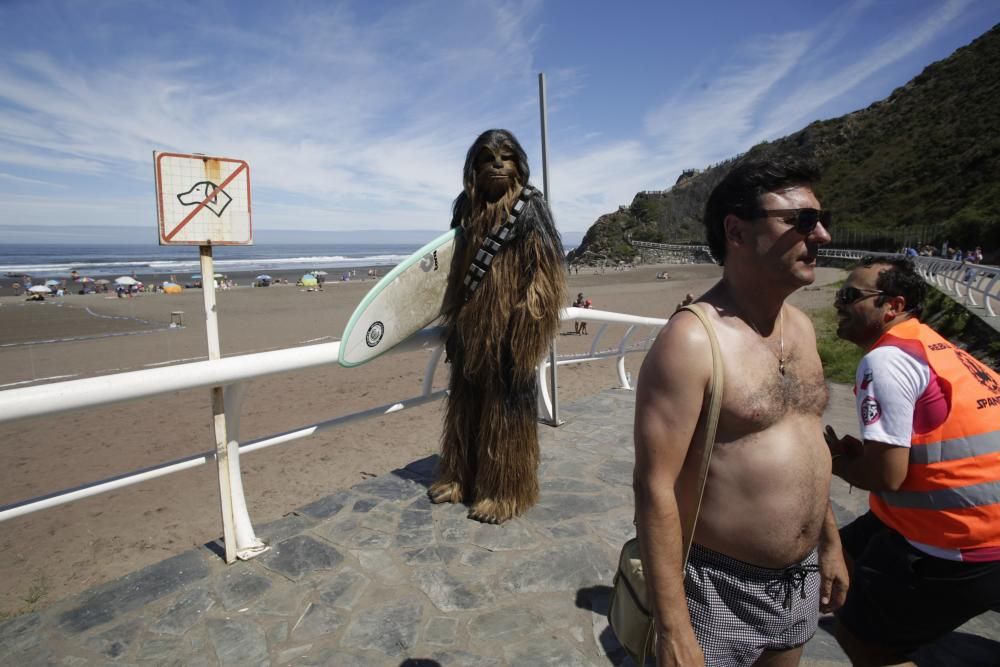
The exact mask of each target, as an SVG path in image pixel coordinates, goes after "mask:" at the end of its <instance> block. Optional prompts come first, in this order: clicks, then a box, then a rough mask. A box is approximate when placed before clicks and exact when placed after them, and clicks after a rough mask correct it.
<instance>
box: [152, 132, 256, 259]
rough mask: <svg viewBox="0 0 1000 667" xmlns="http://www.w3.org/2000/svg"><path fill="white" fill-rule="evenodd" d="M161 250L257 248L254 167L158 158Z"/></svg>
mask: <svg viewBox="0 0 1000 667" xmlns="http://www.w3.org/2000/svg"><path fill="white" fill-rule="evenodd" d="M153 167H154V171H155V172H156V211H157V218H158V221H159V232H160V233H159V237H160V245H252V244H253V230H252V228H251V224H250V165H248V164H247V163H246V162H245V161H244V160H236V159H233V158H227V157H209V156H207V155H198V154H193V155H189V154H183V153H163V152H160V151H154V152H153Z"/></svg>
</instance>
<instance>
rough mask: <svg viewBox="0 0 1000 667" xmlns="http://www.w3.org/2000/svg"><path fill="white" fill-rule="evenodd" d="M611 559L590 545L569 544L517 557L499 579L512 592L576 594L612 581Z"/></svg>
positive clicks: (504, 587) (502, 585)
mask: <svg viewBox="0 0 1000 667" xmlns="http://www.w3.org/2000/svg"><path fill="white" fill-rule="evenodd" d="M613 572H614V570H613V568H612V564H611V562H610V559H609V558H607V557H605V555H604V554H603V553H602V552H601V551H600V550H598V549H594V548H593V546H591V545H589V544H576V543H574V544H567V545H563V546H557V547H552V548H550V549H545V550H542V551H538V552H534V553H531V554H528V555H526V556H522V557H518V558H517V559H515V561H514V563H513V564H512V565H511V566H510V567H509V568H508V569H507V571H506V572H505V573H503V574H501V576H500V586H501V587H502V588H503V589H504V590H506V591H510V592H512V593H524V592H530V593H544V592H554V591H576V590H577V589H579V588H585V587H587V586H593V585H594V584H599V583H605V582H610V581H611V578H612V574H613Z"/></svg>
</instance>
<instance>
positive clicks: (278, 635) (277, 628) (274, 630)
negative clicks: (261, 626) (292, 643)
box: [266, 621, 288, 646]
mask: <svg viewBox="0 0 1000 667" xmlns="http://www.w3.org/2000/svg"><path fill="white" fill-rule="evenodd" d="M266 635H267V645H268V646H275V645H277V644H284V643H285V642H286V641H288V623H286V622H285V621H281V622H280V623H275V624H274V625H272V626H271V627H269V628H268V629H267V633H266Z"/></svg>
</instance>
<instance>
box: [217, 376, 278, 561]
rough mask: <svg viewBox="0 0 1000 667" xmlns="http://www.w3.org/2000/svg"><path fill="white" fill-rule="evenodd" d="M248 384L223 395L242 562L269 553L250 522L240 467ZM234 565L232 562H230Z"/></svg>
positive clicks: (234, 386)
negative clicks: (241, 425) (241, 424)
mask: <svg viewBox="0 0 1000 667" xmlns="http://www.w3.org/2000/svg"><path fill="white" fill-rule="evenodd" d="M246 388H247V383H245V382H237V383H236V384H231V385H227V386H226V389H225V391H224V392H223V401H224V402H225V406H226V434H227V435H228V439H229V441H228V443H227V444H226V452H227V456H226V459H227V461H228V465H229V484H230V493H231V498H232V501H231V504H232V508H233V529H234V532H235V537H236V546H235V551H236V557H237V558H239V559H240V560H250V559H251V558H253V557H254V556H259V555H260V554H262V553H264V552H265V551H267V550H268V546H267V544H265V543H264V542H263V541H262V540H260V539H257V536H256V535H255V534H254V530H253V524H252V523H251V522H250V512H249V511H248V510H247V503H246V495H245V494H244V493H243V473H242V471H241V468H240V443H239V434H240V415H241V414H242V413H243V397H244V396H246ZM229 562H231V561H229Z"/></svg>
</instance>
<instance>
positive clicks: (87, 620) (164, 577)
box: [58, 551, 210, 633]
mask: <svg viewBox="0 0 1000 667" xmlns="http://www.w3.org/2000/svg"><path fill="white" fill-rule="evenodd" d="M209 571H210V570H209V566H208V563H207V562H206V561H205V560H204V558H202V555H201V553H200V552H199V551H188V552H186V553H183V554H180V555H179V556H174V557H172V558H168V559H166V560H164V561H161V562H159V563H156V564H155V565H150V566H149V567H145V568H143V569H141V570H139V571H138V572H133V573H132V574H129V575H126V576H124V577H122V578H121V579H118V580H117V581H113V582H111V583H109V584H105V585H104V586H100V587H98V588H97V589H96V590H95V591H93V592H91V593H88V594H87V595H85V596H84V597H83V598H81V599H80V603H79V605H77V606H76V607H74V608H72V609H70V610H69V611H66V612H64V613H62V614H60V616H59V621H58V623H59V626H60V627H61V628H62V629H63V630H65V631H67V632H70V633H79V632H84V631H86V630H89V629H91V628H93V627H96V626H98V625H102V624H104V623H109V622H111V621H113V620H114V619H116V618H118V617H120V616H122V615H124V614H126V613H128V612H130V611H132V610H134V609H139V608H140V607H143V606H145V605H147V604H149V603H150V602H153V601H154V600H159V599H160V598H162V597H165V596H167V595H170V594H172V593H176V592H177V591H179V590H181V589H182V588H184V587H185V586H187V585H188V584H191V583H193V582H195V581H199V580H201V579H204V578H205V577H207V576H208V574H209Z"/></svg>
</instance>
